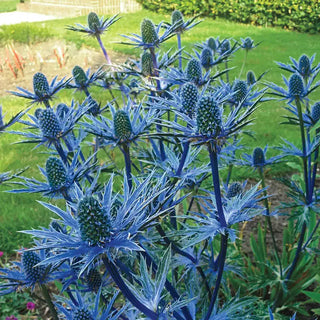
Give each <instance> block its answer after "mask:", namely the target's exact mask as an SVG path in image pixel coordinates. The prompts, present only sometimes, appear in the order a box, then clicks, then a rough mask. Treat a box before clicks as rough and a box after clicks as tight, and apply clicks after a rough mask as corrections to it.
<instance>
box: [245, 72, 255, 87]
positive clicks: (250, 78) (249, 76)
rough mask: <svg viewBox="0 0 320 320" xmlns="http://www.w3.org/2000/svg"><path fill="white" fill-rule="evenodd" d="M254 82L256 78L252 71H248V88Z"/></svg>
mask: <svg viewBox="0 0 320 320" xmlns="http://www.w3.org/2000/svg"><path fill="white" fill-rule="evenodd" d="M255 82H256V76H255V74H254V72H253V71H251V70H249V71H248V73H247V84H248V85H249V86H250V85H252V84H254V83H255Z"/></svg>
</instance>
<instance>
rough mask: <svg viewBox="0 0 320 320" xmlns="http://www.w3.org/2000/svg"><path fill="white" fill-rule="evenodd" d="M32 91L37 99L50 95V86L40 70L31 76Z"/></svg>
mask: <svg viewBox="0 0 320 320" xmlns="http://www.w3.org/2000/svg"><path fill="white" fill-rule="evenodd" d="M33 91H34V93H35V95H36V96H37V97H38V98H39V99H44V98H49V97H50V88H49V83H48V80H47V78H46V76H45V75H44V74H43V73H41V72H37V73H36V74H35V75H34V76H33Z"/></svg>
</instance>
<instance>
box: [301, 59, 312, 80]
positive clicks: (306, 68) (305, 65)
mask: <svg viewBox="0 0 320 320" xmlns="http://www.w3.org/2000/svg"><path fill="white" fill-rule="evenodd" d="M299 72H300V74H301V75H302V76H303V77H304V78H305V77H308V76H309V74H310V59H309V58H308V56H307V55H305V54H303V55H302V56H301V57H300V59H299Z"/></svg>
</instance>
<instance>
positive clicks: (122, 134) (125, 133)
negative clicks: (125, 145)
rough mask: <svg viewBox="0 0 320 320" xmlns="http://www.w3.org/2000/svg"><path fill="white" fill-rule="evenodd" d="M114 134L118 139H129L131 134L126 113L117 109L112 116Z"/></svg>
mask: <svg viewBox="0 0 320 320" xmlns="http://www.w3.org/2000/svg"><path fill="white" fill-rule="evenodd" d="M113 127H114V134H115V136H116V137H117V138H118V139H120V140H126V139H129V138H130V136H131V134H132V127H131V122H130V119H129V116H128V114H127V113H126V112H125V111H123V110H118V111H117V112H116V113H115V115H114V118H113Z"/></svg>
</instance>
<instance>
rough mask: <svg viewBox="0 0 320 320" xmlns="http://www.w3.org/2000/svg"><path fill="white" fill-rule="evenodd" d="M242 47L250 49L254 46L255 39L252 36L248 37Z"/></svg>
mask: <svg viewBox="0 0 320 320" xmlns="http://www.w3.org/2000/svg"><path fill="white" fill-rule="evenodd" d="M242 48H244V49H246V50H250V49H252V48H253V40H252V39H251V38H250V37H246V38H245V39H244V41H243V43H242Z"/></svg>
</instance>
